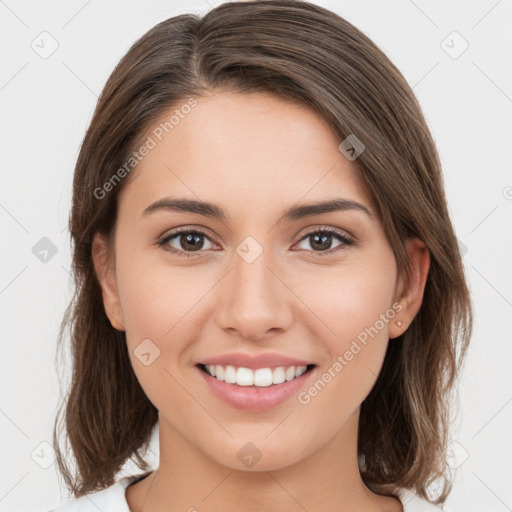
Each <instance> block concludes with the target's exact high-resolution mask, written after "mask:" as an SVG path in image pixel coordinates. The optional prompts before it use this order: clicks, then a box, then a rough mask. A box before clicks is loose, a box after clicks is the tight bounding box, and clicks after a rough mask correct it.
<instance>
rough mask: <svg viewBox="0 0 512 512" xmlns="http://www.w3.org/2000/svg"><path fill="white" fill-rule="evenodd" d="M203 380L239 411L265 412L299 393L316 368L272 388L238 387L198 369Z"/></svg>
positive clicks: (216, 393) (273, 385)
mask: <svg viewBox="0 0 512 512" xmlns="http://www.w3.org/2000/svg"><path fill="white" fill-rule="evenodd" d="M196 369H197V371H198V372H199V373H200V374H201V376H202V378H203V379H204V381H205V382H206V384H207V385H208V386H209V387H210V389H211V390H212V391H213V392H214V393H215V395H217V396H218V397H219V398H220V399H221V400H222V401H224V402H226V403H227V404H229V405H231V406H232V407H235V408H237V409H244V410H246V411H265V410H267V409H271V408H272V407H277V406H278V405H281V404H282V403H284V402H286V400H288V399H289V398H290V397H291V396H293V395H294V394H296V393H298V391H299V390H300V388H301V386H303V385H304V382H305V381H306V380H307V379H309V377H310V376H311V375H312V374H313V373H314V371H315V369H316V367H313V368H312V369H311V370H309V371H307V372H305V373H303V374H302V375H301V376H300V377H295V378H294V379H292V380H290V381H285V382H283V383H282V384H272V385H271V386H266V387H258V386H238V385H237V384H230V383H229V382H224V381H222V380H218V379H216V378H215V377H212V376H211V375H210V374H208V373H206V372H204V371H203V370H201V369H200V368H198V367H196Z"/></svg>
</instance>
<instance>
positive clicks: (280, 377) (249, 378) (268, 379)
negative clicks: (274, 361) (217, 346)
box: [206, 364, 307, 388]
mask: <svg viewBox="0 0 512 512" xmlns="http://www.w3.org/2000/svg"><path fill="white" fill-rule="evenodd" d="M306 369H307V367H306V366H297V367H295V366H289V367H288V368H285V367H284V366H279V367H278V368H274V369H273V370H272V369H271V368H258V369H257V370H251V369H250V368H243V367H240V368H235V367H234V366H231V365H228V366H222V365H219V364H216V365H214V364H209V365H207V366H206V371H207V372H208V373H209V374H210V375H211V376H212V377H215V378H216V379H218V380H222V381H224V382H228V383H229V384H237V385H238V386H257V387H261V388H263V387H267V386H271V385H272V384H282V383H283V382H284V381H285V380H286V381H290V380H293V379H295V378H297V377H300V376H301V375H302V374H303V373H304V372H305V371H306Z"/></svg>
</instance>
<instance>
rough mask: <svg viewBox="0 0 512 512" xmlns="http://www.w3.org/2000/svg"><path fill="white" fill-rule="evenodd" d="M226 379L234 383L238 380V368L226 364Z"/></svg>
mask: <svg viewBox="0 0 512 512" xmlns="http://www.w3.org/2000/svg"><path fill="white" fill-rule="evenodd" d="M224 380H225V381H226V382H229V383H230V384H234V383H235V382H236V368H235V367H234V366H226V371H225V373H224Z"/></svg>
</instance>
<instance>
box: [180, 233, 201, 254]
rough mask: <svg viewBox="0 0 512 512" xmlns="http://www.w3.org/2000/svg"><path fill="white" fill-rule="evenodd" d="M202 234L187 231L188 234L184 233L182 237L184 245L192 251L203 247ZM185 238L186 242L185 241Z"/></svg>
mask: <svg viewBox="0 0 512 512" xmlns="http://www.w3.org/2000/svg"><path fill="white" fill-rule="evenodd" d="M201 237H202V235H199V234H196V233H187V234H186V235H183V236H182V237H181V239H182V247H183V248H184V249H190V250H192V251H197V250H198V249H201V247H202V246H203V244H202V243H201V241H202V238H201ZM183 240H184V243H183Z"/></svg>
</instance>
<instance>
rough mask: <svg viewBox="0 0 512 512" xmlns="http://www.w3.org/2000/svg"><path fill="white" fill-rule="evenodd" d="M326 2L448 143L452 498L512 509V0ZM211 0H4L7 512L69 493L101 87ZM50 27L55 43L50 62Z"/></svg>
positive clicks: (2, 279) (0, 447)
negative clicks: (464, 297)
mask: <svg viewBox="0 0 512 512" xmlns="http://www.w3.org/2000/svg"><path fill="white" fill-rule="evenodd" d="M209 2H210V5H212V6H213V5H216V3H215V2H213V0H209ZM219 3H220V2H219ZM316 3H317V4H319V5H322V6H324V7H327V8H329V9H331V10H334V11H335V12H337V13H339V14H340V15H342V16H343V17H345V18H346V19H347V20H348V21H350V22H352V23H353V24H354V25H355V26H356V27H358V28H359V29H361V30H362V31H363V32H365V33H366V34H367V35H368V36H370V38H372V39H373V40H374V41H375V42H376V43H377V44H378V45H379V46H380V47H381V48H382V49H383V50H384V51H385V52H386V54H387V55H388V56H389V57H390V58H391V60H392V61H393V62H394V63H395V64H396V65H397V66H398V68H399V69H400V70H401V71H402V73H403V74H404V76H405V77H406V79H407V80H408V81H409V83H410V84H411V86H412V87H413V89H414V92H415V94H416V95H417V97H418V99H419V101H420V103H421V105H422V107H423V109H424V112H425V115H426V118H427V121H428V123H429V126H430V127H431V130H432V132H433V135H434V138H435V140H436V142H437V145H438V148H439V152H440V155H441V159H442V163H443V165H444V172H445V183H446V191H447V195H448V202H449V207H450V212H451V214H452V216H453V220H454V223H455V227H456V231H457V234H458V237H459V239H460V241H461V243H462V244H463V247H464V248H465V250H467V252H466V253H465V256H464V263H465V267H466V272H467V275H468V278H469V281H470V286H471V290H472V294H473V300H474V308H475V312H476V315H475V331H474V336H473V339H472V346H471V350H470V353H469V358H468V361H467V365H466V367H465V371H464V374H463V378H462V381H461V387H460V389H461V392H460V404H461V407H460V413H459V417H458V420H457V422H456V424H454V426H453V430H452V438H453V444H452V446H451V448H452V450H451V452H452V455H451V457H452V465H453V467H454V468H456V481H455V487H454V490H453V492H452V495H451V496H450V498H449V500H448V502H447V506H446V510H449V511H464V512H470V511H478V512H481V511H483V510H485V511H486V512H490V511H496V512H502V511H506V510H512V508H511V507H512V486H511V485H510V483H511V482H512V479H511V476H512V475H511V470H510V464H509V462H510V460H512V448H511V443H510V432H511V431H512V429H511V426H512V403H511V402H512V386H511V379H510V364H511V361H512V358H511V355H512V349H511V336H510V332H511V329H512V275H511V272H510V265H511V262H512V234H511V231H512V229H511V228H512V223H511V219H512V173H511V168H512V167H511V164H512V156H511V152H510V146H511V143H512V137H511V135H512V122H511V119H512V72H511V63H512V58H511V54H512V52H511V49H512V31H511V30H510V27H512V1H511V0H500V1H496V0H482V1H472V2H462V1H441V0H437V1H420V0H415V1H412V0H396V1H392V2H381V1H378V0H372V1H356V0H351V1H337V2H335V1H319V2H316ZM210 5H209V4H208V3H207V2H206V1H205V0H200V1H195V2H184V1H181V2H178V1H157V0H151V1H145V2H142V1H140V0H139V1H135V0H130V1H125V2H114V1H111V2H100V1H98V0H89V1H84V0H73V1H68V2H56V1H47V2H36V1H32V2H16V1H15V0H6V1H0V52H1V62H2V64H1V66H0V103H1V108H2V116H1V120H0V130H1V133H0V136H1V141H2V153H1V155H2V160H1V173H2V187H1V189H0V221H1V229H2V251H1V258H2V259H1V266H0V308H1V312H2V317H1V318H2V321H1V323H0V329H1V335H2V355H1V358H0V365H1V368H0V380H1V390H2V394H1V397H0V432H1V433H2V434H1V436H0V460H1V463H0V465H1V467H0V510H2V511H5V510H13V511H14V510H19V511H21V510H23V511H28V510H34V511H37V510H38V511H42V510H46V509H47V508H50V507H52V506H55V505H57V504H58V503H59V502H60V501H61V492H60V491H61V490H60V488H59V484H58V479H57V475H56V471H55V468H56V466H55V464H52V463H51V462H52V448H51V446H50V444H49V443H51V440H52V438H51V430H52V426H53V420H54V415H55V410H56V406H57V401H58V399H59V398H60V394H61V391H60V390H59V383H58V378H57V370H56V369H55V366H54V354H55V344H56V338H57V332H58V327H59V322H60V319H61V317H62V314H63V311H64V308H65V306H66V304H67V302H68V300H69V298H70V296H71V287H70V281H69V274H68V271H69V268H70V251H69V238H68V233H67V229H66V225H67V217H68V210H69V206H70V197H71V183H72V174H73V167H74V163H75V160H76V157H77V154H78V148H79V145H80V143H81V141H82V138H83V136H84V133H85V130H86V127H87V125H88V123H89V121H90V119H91V116H92V112H93V109H94V106H95V104H96V101H97V95H98V94H99V93H100V91H101V89H102V88H103V85H104V83H105V81H106V80H107V78H108V76H109V74H110V73H111V71H112V70H113V68H114V66H115V65H116V64H117V62H118V60H119V59H120V58H121V57H122V56H123V55H124V53H125V52H126V51H127V50H128V48H129V46H130V45H131V44H132V43H133V42H134V41H135V40H136V39H137V38H138V37H140V36H141V35H142V34H143V33H145V32H146V31H147V30H148V29H150V28H151V27H152V26H153V25H155V24H156V23H158V22H160V21H162V20H164V19H166V18H168V17H171V16H174V15H176V14H180V13H184V12H198V13H204V12H206V11H207V10H209V9H210ZM44 31H46V32H48V33H49V34H50V35H51V36H48V35H40V34H41V32H44ZM453 31H456V32H458V33H459V34H460V36H461V37H462V38H464V39H465V40H466V41H467V42H468V43H469V47H468V48H467V50H466V51H465V52H464V53H462V54H461V55H460V56H457V54H458V52H459V51H460V50H461V49H463V46H462V44H463V41H462V40H461V39H460V38H459V36H457V35H456V34H455V35H454V34H452V33H453ZM52 38H53V39H54V40H55V41H56V42H57V43H58V48H57V49H56V51H55V52H54V53H53V54H52V55H50V56H48V57H47V58H42V56H40V54H41V52H44V51H49V50H51V45H52V44H55V43H52ZM447 38H448V39H447ZM443 41H445V42H444V43H443ZM31 45H32V46H34V47H35V48H37V50H38V52H39V53H38V52H37V51H35V50H34V49H33V48H32V46H31ZM450 53H451V55H450ZM43 56H45V57H46V55H43ZM456 56H457V58H454V57H456ZM43 237H47V238H48V239H50V240H51V241H52V242H53V244H55V246H56V248H57V253H56V254H55V255H53V256H52V255H51V252H50V253H48V256H47V261H46V262H43V261H41V260H40V259H38V258H37V257H36V256H35V254H34V253H33V250H32V248H33V247H34V246H35V245H36V244H37V243H38V242H39V241H40V239H41V238H43ZM40 243H43V244H44V243H45V242H40ZM46 243H47V242H46ZM37 247H39V246H36V248H37ZM35 252H37V251H35ZM43 255H44V254H42V255H40V256H41V257H42V256H43ZM440 314H442V312H440ZM59 371H60V370H59ZM63 377H64V376H63ZM507 432H508V434H507ZM41 443H43V444H41ZM153 448H154V449H155V446H154V445H153ZM156 451H157V448H156ZM154 460H155V461H156V460H157V455H156V456H155V458H154ZM47 465H49V467H48V468H47V469H44V467H41V466H47ZM131 469H133V468H132V467H131V466H129V467H127V472H129V471H130V470H131ZM65 498H66V496H65V495H64V494H63V495H62V501H64V500H65ZM309 512H313V511H309Z"/></svg>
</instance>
